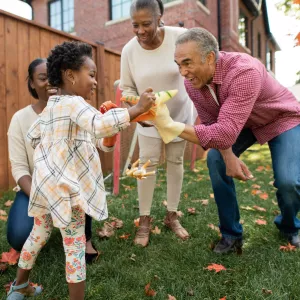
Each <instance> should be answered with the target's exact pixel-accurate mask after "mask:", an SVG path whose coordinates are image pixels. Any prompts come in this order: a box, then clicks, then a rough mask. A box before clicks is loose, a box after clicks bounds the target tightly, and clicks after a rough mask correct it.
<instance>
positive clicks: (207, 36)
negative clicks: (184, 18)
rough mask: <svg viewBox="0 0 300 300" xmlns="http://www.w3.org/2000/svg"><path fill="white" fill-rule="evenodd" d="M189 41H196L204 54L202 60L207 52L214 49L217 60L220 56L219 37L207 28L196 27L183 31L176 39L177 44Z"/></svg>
mask: <svg viewBox="0 0 300 300" xmlns="http://www.w3.org/2000/svg"><path fill="white" fill-rule="evenodd" d="M188 42H195V43H196V44H197V46H198V50H199V52H200V54H201V56H202V62H204V61H205V59H206V56H207V54H209V53H210V52H211V51H213V52H214V53H215V55H216V60H217V59H218V56H219V44H218V41H217V39H216V38H215V37H214V36H213V35H212V34H211V33H210V32H209V31H207V30H206V29H204V28H200V27H198V28H197V27H196V28H191V29H188V30H187V31H186V32H184V33H182V34H181V35H180V36H179V37H178V38H177V40H176V43H175V44H176V46H177V45H181V44H185V43H188Z"/></svg>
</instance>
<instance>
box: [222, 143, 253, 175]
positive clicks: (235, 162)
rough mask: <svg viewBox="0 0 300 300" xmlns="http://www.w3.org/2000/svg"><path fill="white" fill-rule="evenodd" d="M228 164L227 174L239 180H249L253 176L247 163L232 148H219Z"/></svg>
mask: <svg viewBox="0 0 300 300" xmlns="http://www.w3.org/2000/svg"><path fill="white" fill-rule="evenodd" d="M219 151H220V152H221V154H222V156H223V159H224V162H225V165H226V175H227V176H229V177H232V178H236V179H239V180H243V181H247V180H249V179H252V178H253V175H252V174H251V172H250V170H249V169H248V167H247V166H246V164H245V163H244V162H243V161H242V160H240V159H239V158H238V157H237V156H236V155H235V154H234V153H233V152H232V150H231V148H230V149H227V150H219Z"/></svg>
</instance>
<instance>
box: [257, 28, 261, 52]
mask: <svg viewBox="0 0 300 300" xmlns="http://www.w3.org/2000/svg"><path fill="white" fill-rule="evenodd" d="M257 57H259V58H261V35H260V33H258V34H257Z"/></svg>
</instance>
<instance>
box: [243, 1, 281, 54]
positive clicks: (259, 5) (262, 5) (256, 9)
mask: <svg viewBox="0 0 300 300" xmlns="http://www.w3.org/2000/svg"><path fill="white" fill-rule="evenodd" d="M242 1H243V3H244V4H245V6H246V7H247V9H248V10H249V11H250V12H251V13H252V15H253V16H254V17H258V16H259V14H260V12H262V14H263V20H264V25H265V30H266V34H267V37H268V38H269V40H270V41H271V42H272V43H273V44H274V46H275V49H276V51H280V50H281V49H280V47H279V45H278V43H277V42H276V40H275V38H274V36H273V34H272V33H271V30H270V25H269V17H268V10H267V2H266V0H242Z"/></svg>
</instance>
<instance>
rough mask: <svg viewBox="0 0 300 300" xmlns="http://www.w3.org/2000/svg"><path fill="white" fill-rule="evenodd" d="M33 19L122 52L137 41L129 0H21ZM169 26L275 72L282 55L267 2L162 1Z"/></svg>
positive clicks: (241, 0) (264, 0)
mask: <svg viewBox="0 0 300 300" xmlns="http://www.w3.org/2000/svg"><path fill="white" fill-rule="evenodd" d="M23 1H25V2H27V3H28V4H29V5H31V7H32V9H33V20H34V21H36V22H39V23H42V24H44V25H49V26H51V27H54V28H56V29H59V30H63V31H66V32H69V33H72V34H74V35H76V36H78V37H81V38H84V39H86V40H89V41H93V42H102V43H104V44H105V46H106V47H108V48H111V49H114V50H117V51H121V50H122V47H123V46H124V45H125V43H126V42H127V41H128V40H129V39H130V38H131V37H132V36H133V33H132V31H131V22H130V18H129V7H130V3H131V0H23ZM163 2H164V3H165V14H164V16H163V20H164V22H165V24H166V25H172V26H184V27H186V28H191V27H204V28H206V29H208V30H209V31H211V32H212V33H213V34H214V35H215V36H216V37H217V39H218V41H219V44H220V49H221V50H224V51H238V52H246V53H249V54H251V55H253V56H255V57H257V58H258V59H260V60H261V61H262V62H263V63H264V64H265V65H266V67H267V69H268V70H269V71H271V72H273V73H275V63H274V62H275V51H277V50H280V48H279V46H278V44H277V43H276V41H275V39H274V38H273V36H272V34H271V31H270V28H269V22H268V13H267V5H266V0H222V1H221V0H163Z"/></svg>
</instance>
